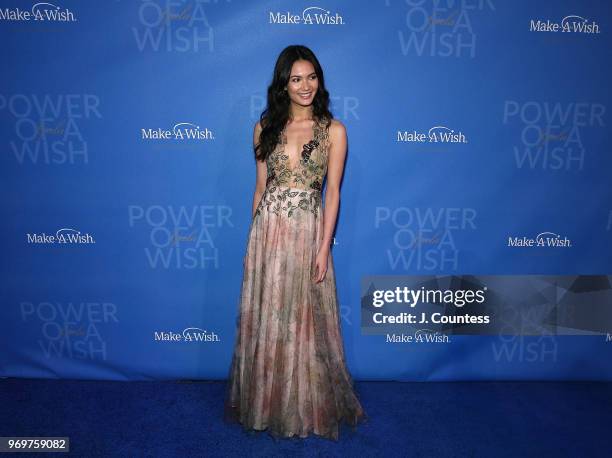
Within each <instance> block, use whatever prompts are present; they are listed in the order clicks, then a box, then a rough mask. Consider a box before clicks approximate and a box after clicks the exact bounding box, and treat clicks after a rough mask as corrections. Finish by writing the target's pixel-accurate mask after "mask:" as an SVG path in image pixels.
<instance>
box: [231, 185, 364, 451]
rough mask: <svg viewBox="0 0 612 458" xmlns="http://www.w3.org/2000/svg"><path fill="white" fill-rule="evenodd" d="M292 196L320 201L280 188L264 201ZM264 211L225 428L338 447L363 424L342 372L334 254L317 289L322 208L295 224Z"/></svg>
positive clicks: (244, 298) (297, 217) (255, 234)
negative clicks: (322, 440) (346, 429)
mask: <svg viewBox="0 0 612 458" xmlns="http://www.w3.org/2000/svg"><path fill="white" fill-rule="evenodd" d="M287 189H290V190H292V191H293V190H295V191H299V193H298V194H296V193H293V192H292V193H291V194H295V197H294V198H295V199H300V198H303V196H302V197H300V195H302V194H301V193H303V192H320V191H318V190H315V191H304V190H303V189H297V188H286V187H282V186H273V187H269V188H267V189H266V193H274V194H276V197H278V196H279V195H280V194H281V193H284V195H285V196H287V195H288V193H287V192H286V191H287ZM267 197H268V198H269V197H273V196H267ZM265 201H266V199H264V198H262V202H261V203H260V205H259V207H258V209H257V210H258V211H257V212H256V214H255V217H254V218H253V220H252V222H251V227H250V229H249V236H248V244H247V252H246V256H245V258H244V276H243V280H242V288H241V295H240V306H239V316H238V325H237V335H236V341H235V346H234V354H233V358H232V363H231V366H230V373H229V380H228V385H227V386H228V388H227V392H226V398H225V415H224V418H225V419H226V421H234V422H239V423H241V424H242V425H243V427H244V429H247V430H266V429H267V430H268V432H269V433H270V434H272V435H274V436H276V437H291V436H299V437H307V436H308V435H309V434H310V433H314V434H317V435H319V436H323V437H326V438H330V439H335V440H337V439H338V430H339V423H340V422H341V421H345V422H346V423H348V424H349V425H352V426H355V425H357V423H359V422H360V421H364V420H365V419H366V414H365V412H364V410H363V408H362V406H361V404H360V402H359V400H358V398H357V396H356V394H355V392H354V390H353V382H352V379H351V376H350V374H349V372H348V370H347V368H346V364H345V357H344V349H343V344H342V336H341V330H340V322H339V316H338V302H337V293H336V283H335V281H336V280H335V272H334V265H333V259H332V255H331V252H330V255H329V258H328V260H329V261H328V270H327V273H326V275H325V279H324V280H323V281H322V282H321V283H314V282H313V277H314V267H315V257H316V254H317V252H318V249H319V247H320V241H321V238H322V231H323V222H322V215H323V212H322V209H321V208H320V199H311V200H309V201H312V202H314V203H315V205H317V206H319V208H318V211H316V212H313V211H310V210H309V209H302V208H298V209H297V210H294V211H293V212H292V215H291V216H290V217H289V216H287V214H286V213H283V212H278V211H276V212H274V211H272V209H271V208H270V207H268V206H266V205H265ZM294 207H295V205H291V203H290V202H289V205H288V206H286V208H294Z"/></svg>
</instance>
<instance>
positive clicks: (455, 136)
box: [397, 126, 467, 143]
mask: <svg viewBox="0 0 612 458" xmlns="http://www.w3.org/2000/svg"><path fill="white" fill-rule="evenodd" d="M397 141H398V142H408V143H467V138H466V137H465V134H464V133H463V132H462V131H457V132H455V131H454V130H453V129H451V128H449V127H446V126H434V127H432V128H431V129H429V130H428V131H427V132H417V131H416V130H413V131H412V132H408V131H406V130H404V131H401V130H398V131H397Z"/></svg>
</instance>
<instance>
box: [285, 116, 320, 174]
mask: <svg viewBox="0 0 612 458" xmlns="http://www.w3.org/2000/svg"><path fill="white" fill-rule="evenodd" d="M318 126H319V121H318V120H317V119H316V118H315V119H314V120H313V123H312V127H311V129H310V130H311V131H312V140H310V141H308V142H306V143H304V144H303V145H302V148H301V150H298V151H299V152H298V161H297V164H295V165H293V164H292V163H291V157H290V156H289V154H288V153H287V152H286V150H285V145H286V144H287V125H286V124H285V127H283V130H282V131H281V151H280V152H281V153H282V155H283V156H287V159H286V162H287V169H288V170H289V171H290V172H291V173H293V172H295V170H297V168H298V167H299V166H300V164H301V162H302V159H303V158H305V157H306V156H307V157H308V158H310V153H312V151H313V150H314V149H315V148H316V147H317V146H318V145H319V142H318V140H317V137H318V135H317V128H318Z"/></svg>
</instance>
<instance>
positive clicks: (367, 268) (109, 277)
mask: <svg viewBox="0 0 612 458" xmlns="http://www.w3.org/2000/svg"><path fill="white" fill-rule="evenodd" d="M0 3H1V7H0V34H1V37H2V43H3V44H4V46H3V56H2V71H1V72H0V82H1V86H0V121H1V123H0V129H1V130H0V134H1V135H0V145H1V152H2V154H1V156H0V157H1V158H2V159H1V160H2V168H1V170H2V176H1V182H2V193H1V194H0V201H1V204H2V215H3V224H2V237H1V240H2V253H3V255H2V263H1V269H2V270H1V274H2V293H1V299H2V301H1V308H0V344H1V347H0V376H3V377H40V378H55V377H58V378H84V379H116V380H130V379H140V380H142V379H175V378H181V379H224V378H226V377H227V375H228V370H229V363H230V359H231V354H232V350H233V344H234V339H235V335H236V318H237V313H238V299H239V294H240V285H241V279H242V268H243V267H242V261H243V256H244V254H245V249H246V241H247V233H248V229H249V223H250V219H251V205H252V198H253V190H254V184H255V161H254V158H253V153H252V129H253V125H254V123H255V122H256V121H257V120H258V119H259V115H260V113H261V112H262V110H263V109H264V108H265V106H266V89H267V85H268V84H269V83H270V81H271V77H272V69H273V66H274V63H275V61H276V58H277V56H278V54H279V52H280V51H281V50H282V49H283V48H284V47H285V46H287V45H289V44H303V45H306V46H308V47H310V48H311V49H312V50H313V51H314V52H315V54H316V55H317V57H318V58H319V60H320V62H321V64H322V66H323V69H324V72H325V80H326V85H327V88H328V90H329V91H330V94H331V102H332V104H331V107H330V108H331V110H332V112H333V114H334V117H335V118H337V119H338V120H340V121H342V122H343V123H344V125H345V126H346V128H347V132H348V139H349V146H348V154H347V161H346V166H345V174H344V179H343V183H342V188H341V205H340V212H339V215H338V225H337V228H336V232H335V234H334V235H335V238H334V246H333V249H332V255H333V259H334V265H335V269H336V275H337V277H336V280H337V286H338V299H339V303H340V317H341V323H340V324H341V327H342V334H343V339H344V345H345V350H346V359H347V364H348V366H349V369H350V371H351V373H352V375H353V377H354V379H356V380H404V381H409V380H419V381H426V380H509V379H534V380H543V379H551V380H553V379H554V380H568V379H594V380H612V358H611V356H612V335H611V333H612V293H611V289H612V287H611V279H612V276H611V274H612V191H611V189H612V188H611V185H610V172H611V167H612V143H611V141H610V108H611V107H612V101H611V93H610V81H612V73H611V59H610V56H611V55H610V49H611V47H612V39H611V38H610V37H611V35H610V33H611V32H612V24H611V19H612V14H611V13H612V7H611V6H610V4H609V2H596V1H591V2H585V1H579V0H574V1H568V0H564V1H553V0H545V1H544V0H542V1H537V2H532V1H527V0H521V1H500V0H465V1H459V0H437V1H433V0H380V1H323V2H316V3H311V2H303V1H286V0H285V1H280V0H279V1H236V0H232V1H229V0H228V1H224V0H219V1H193V0H189V1H178V0H176V1H169V0H168V1H163V0H143V1H136V0H133V1H127V0H122V1H95V2H93V1H75V0H57V1H56V0H53V1H50V2H45V3H37V2H35V1H24V0H12V1H10V0H5V1H2V2H0Z"/></svg>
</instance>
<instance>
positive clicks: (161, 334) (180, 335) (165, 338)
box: [154, 328, 221, 343]
mask: <svg viewBox="0 0 612 458" xmlns="http://www.w3.org/2000/svg"><path fill="white" fill-rule="evenodd" d="M154 338H155V341H156V342H157V341H159V342H196V343H198V342H220V341H221V339H219V335H218V334H216V333H214V332H212V331H207V330H205V329H201V328H185V329H183V331H182V332H173V331H155V332H154Z"/></svg>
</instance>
